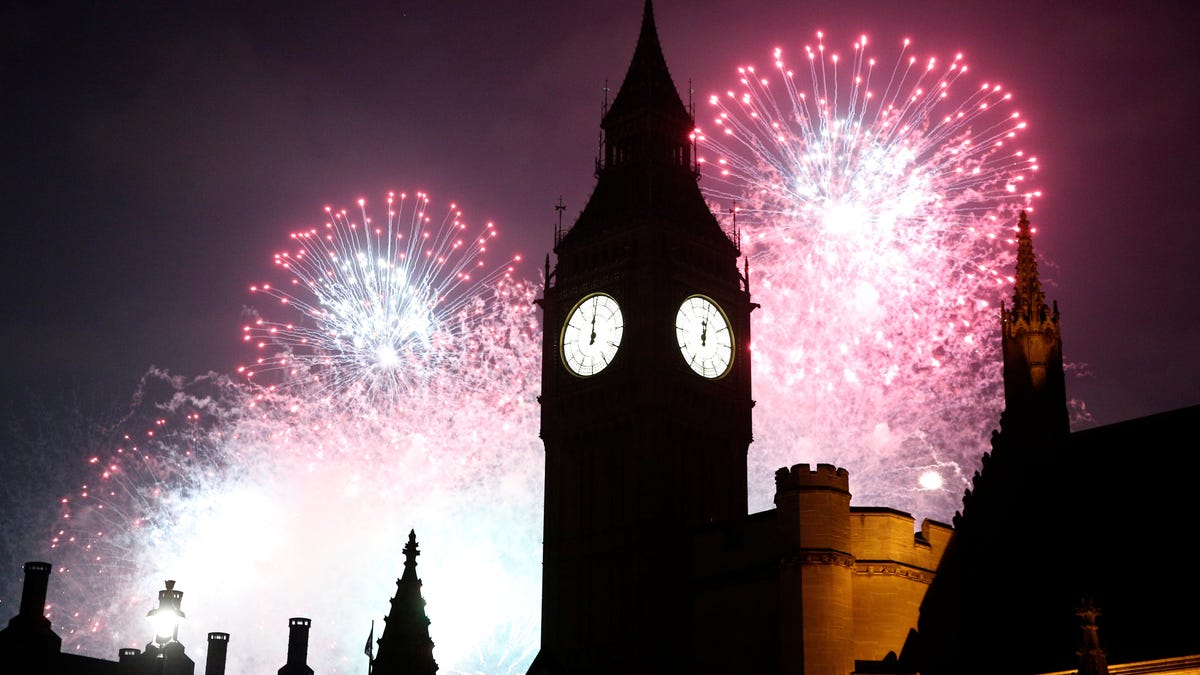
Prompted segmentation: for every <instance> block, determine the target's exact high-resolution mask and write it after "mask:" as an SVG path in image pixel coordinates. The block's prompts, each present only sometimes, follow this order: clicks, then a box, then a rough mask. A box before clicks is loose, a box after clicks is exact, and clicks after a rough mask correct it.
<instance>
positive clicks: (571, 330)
mask: <svg viewBox="0 0 1200 675" xmlns="http://www.w3.org/2000/svg"><path fill="white" fill-rule="evenodd" d="M624 331H625V320H624V318H623V317H622V316H621V306H620V305H618V304H617V301H616V299H615V298H613V297H612V296H611V295H608V294H606V293H592V294H591V295H588V296H586V297H584V298H583V299H582V300H580V301H579V302H578V303H577V304H576V305H575V307H574V308H572V309H571V312H570V314H568V315H567V322H566V323H565V324H563V329H562V340H561V342H560V343H559V347H560V350H559V351H560V353H561V354H562V360H563V365H565V366H566V367H567V369H568V370H570V371H571V372H572V373H575V374H576V375H579V376H580V377H590V376H592V375H595V374H596V373H598V372H600V371H602V370H604V369H605V368H606V367H608V364H610V363H612V360H613V357H615V356H616V355H617V349H618V348H620V346H621V335H622V334H623V333H624Z"/></svg>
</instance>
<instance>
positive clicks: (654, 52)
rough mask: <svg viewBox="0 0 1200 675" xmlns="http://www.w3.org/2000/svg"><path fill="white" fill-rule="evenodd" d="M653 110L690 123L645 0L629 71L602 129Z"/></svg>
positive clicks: (651, 7) (652, 13)
mask: <svg viewBox="0 0 1200 675" xmlns="http://www.w3.org/2000/svg"><path fill="white" fill-rule="evenodd" d="M649 110H653V111H655V112H657V113H659V114H665V115H669V116H670V117H680V118H684V119H687V120H689V121H690V120H691V116H690V115H689V114H688V111H687V108H686V107H684V105H683V101H682V100H680V98H679V92H678V91H677V90H676V89H675V82H674V81H673V80H672V79H671V71H670V70H669V69H668V68H667V60H666V58H665V57H664V56H663V53H662V46H661V45H660V44H659V41H658V29H657V28H656V27H655V25H654V7H653V5H652V4H651V2H650V0H646V4H645V7H644V9H643V10H642V30H641V33H640V34H639V35H638V41H637V47H635V48H634V50H633V59H631V60H630V62H629V70H628V71H627V72H626V73H625V80H624V81H623V82H622V83H621V88H620V90H618V91H617V97H616V99H615V100H614V101H613V104H612V106H611V107H610V108H609V109H608V112H607V114H605V115H604V121H603V122H602V123H601V125H600V126H602V127H603V128H605V129H609V128H611V126H613V125H615V124H619V123H620V122H621V121H624V120H626V119H629V118H630V117H634V116H636V115H637V114H638V113H642V112H645V111H649Z"/></svg>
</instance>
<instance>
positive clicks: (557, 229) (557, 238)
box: [554, 195, 567, 247]
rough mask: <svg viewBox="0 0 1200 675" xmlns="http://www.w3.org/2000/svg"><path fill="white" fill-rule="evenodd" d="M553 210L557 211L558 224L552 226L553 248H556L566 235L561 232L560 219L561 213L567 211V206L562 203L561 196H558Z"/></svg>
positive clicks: (561, 217)
mask: <svg viewBox="0 0 1200 675" xmlns="http://www.w3.org/2000/svg"><path fill="white" fill-rule="evenodd" d="M554 210H555V211H558V223H557V224H556V225H555V226H554V246H555V247H557V246H558V244H559V243H560V242H562V239H563V236H564V235H565V234H566V232H563V224H562V219H563V211H566V210H567V205H566V204H564V203H563V198H562V195H559V196H558V203H557V204H555V205H554Z"/></svg>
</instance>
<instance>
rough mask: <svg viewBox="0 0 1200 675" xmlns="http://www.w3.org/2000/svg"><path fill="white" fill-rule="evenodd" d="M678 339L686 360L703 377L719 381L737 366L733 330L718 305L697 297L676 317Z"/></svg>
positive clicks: (682, 307)
mask: <svg viewBox="0 0 1200 675" xmlns="http://www.w3.org/2000/svg"><path fill="white" fill-rule="evenodd" d="M675 336H676V337H677V338H678V339H679V351H680V352H682V353H683V360H684V361H686V362H687V364H688V365H689V366H691V368H692V370H694V371H696V373H698V374H699V375H701V376H702V377H707V378H709V379H714V380H715V379H717V378H719V377H722V376H724V375H725V373H727V372H729V366H730V365H731V364H732V363H733V330H732V328H731V327H730V325H729V317H727V316H725V312H724V311H723V310H722V309H721V308H720V307H718V306H717V304H716V303H715V302H713V301H712V300H710V299H708V298H706V297H704V296H703V295H693V296H691V297H689V298H688V299H687V300H684V301H683V304H682V305H680V306H679V312H678V313H677V314H676V315H675Z"/></svg>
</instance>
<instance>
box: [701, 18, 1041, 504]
mask: <svg viewBox="0 0 1200 675" xmlns="http://www.w3.org/2000/svg"><path fill="white" fill-rule="evenodd" d="M866 44H867V38H866V36H863V37H862V38H861V39H860V40H859V41H858V42H856V43H854V45H853V49H852V51H851V52H850V53H849V54H848V55H847V56H846V57H845V58H843V57H842V56H841V55H839V54H837V53H835V51H834V50H831V49H829V48H827V46H826V45H825V43H824V42H823V36H822V35H821V34H820V33H818V42H817V44H816V46H813V47H806V61H807V63H806V66H807V67H806V68H802V69H801V70H800V72H799V73H797V72H795V71H793V70H792V69H791V68H790V67H789V66H788V65H787V64H786V63H785V61H784V56H783V53H782V50H779V49H776V50H775V52H774V55H773V63H772V66H771V67H770V68H769V69H766V70H765V71H764V72H759V71H758V70H757V69H756V68H754V67H744V68H739V69H738V74H739V77H738V86H737V87H736V88H734V89H731V90H729V91H728V92H726V93H724V94H721V95H714V96H712V97H711V99H710V103H711V106H712V108H711V109H712V113H711V115H709V117H708V121H707V123H706V124H707V128H705V129H704V130H703V131H700V130H698V131H697V143H698V146H699V148H700V153H701V155H702V157H701V161H702V162H704V166H705V167H706V169H705V180H706V183H705V185H706V194H707V196H708V197H709V198H710V199H711V200H712V201H714V202H716V203H718V204H719V205H720V206H719V208H720V209H721V210H722V211H724V212H725V213H726V214H728V217H729V218H730V219H731V225H732V226H733V227H736V228H737V229H738V230H739V232H740V237H741V240H742V245H743V249H744V251H745V252H746V253H747V255H748V256H749V257H750V260H751V265H750V268H751V276H752V287H751V290H752V292H753V294H754V297H755V300H756V301H757V302H759V303H760V304H761V305H762V309H761V310H759V311H758V312H756V313H755V315H754V325H753V330H754V346H753V348H754V359H755V369H756V373H755V392H754V393H755V398H756V399H757V401H758V403H759V405H758V407H757V408H756V409H755V413H756V414H755V443H754V446H753V447H752V450H751V455H752V456H751V474H750V479H751V494H752V501H753V500H758V501H761V502H763V503H764V505H765V504H766V503H769V498H770V494H769V492H768V490H769V480H770V476H771V472H772V471H773V470H774V469H775V468H777V467H778V466H784V465H787V464H790V463H794V462H796V461H826V462H835V463H837V464H839V465H841V466H845V467H846V468H848V469H849V470H850V471H851V475H852V485H854V486H855V501H856V503H858V504H864V505H885V506H893V507H896V508H901V509H904V510H909V511H912V512H913V513H914V514H915V515H917V516H918V517H926V516H928V517H934V518H939V519H943V520H946V519H948V518H949V517H950V516H951V514H953V512H954V510H955V509H956V508H957V507H958V502H959V498H960V496H961V494H962V489H963V488H964V487H965V485H966V482H967V480H968V479H969V478H970V475H971V473H972V471H973V469H974V466H975V465H976V464H977V463H978V460H979V457H980V455H981V454H982V452H983V451H984V449H985V448H986V440H987V437H988V431H989V429H990V428H992V427H994V426H995V425H996V423H997V420H998V415H999V412H1000V410H1001V408H1002V387H1001V381H1000V363H999V350H998V344H999V340H998V337H999V333H998V327H997V326H998V324H997V318H996V312H997V307H998V302H999V300H1000V299H1001V297H1002V296H1003V294H1004V293H1006V292H1007V290H1008V289H1009V288H1010V286H1009V279H1008V277H1009V275H1011V274H1012V270H1013V260H1014V253H1015V251H1014V248H1013V246H1012V245H1011V238H1012V230H1013V226H1014V224H1015V222H1016V217H1017V213H1018V211H1019V209H1022V208H1024V209H1030V208H1031V207H1032V201H1033V200H1034V198H1035V197H1036V196H1038V194H1039V193H1038V192H1037V191H1036V190H1035V189H1033V188H1032V187H1031V186H1030V185H1029V183H1030V179H1031V176H1032V175H1033V173H1034V172H1035V171H1036V169H1037V160H1036V159H1035V158H1033V157H1031V156H1029V155H1027V154H1026V153H1025V152H1024V151H1023V150H1021V149H1020V147H1019V145H1018V140H1019V137H1020V133H1021V132H1022V130H1024V129H1025V127H1026V122H1025V121H1024V120H1023V118H1022V117H1021V115H1020V113H1019V112H1017V111H1016V110H1015V109H1014V108H1013V106H1012V95H1011V94H1010V93H1009V92H1008V91H1007V90H1006V89H1005V88H1004V87H1002V86H1000V85H999V84H996V83H994V82H978V81H973V80H972V78H970V77H968V75H967V72H968V69H967V66H966V65H965V63H964V62H963V60H962V56H961V55H958V56H956V57H955V58H953V59H951V60H950V61H949V62H946V63H942V62H940V61H939V60H937V59H934V58H928V59H918V58H917V57H915V56H912V55H910V54H909V53H908V52H909V42H908V41H907V40H905V41H904V43H903V48H902V49H901V51H900V55H899V57H898V58H897V60H896V61H895V63H894V65H891V66H888V67H880V66H877V64H876V61H875V59H874V58H872V57H870V56H868V55H867V53H866ZM705 132H708V133H705Z"/></svg>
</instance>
